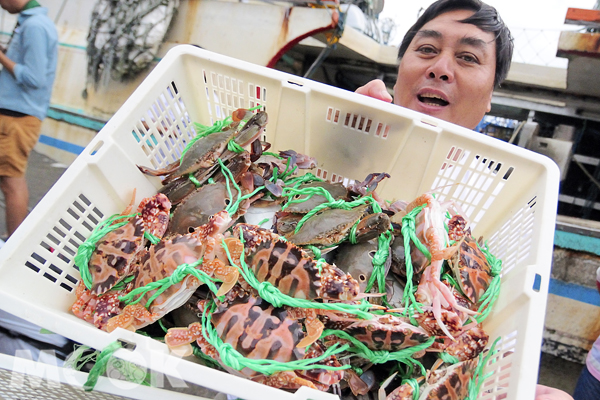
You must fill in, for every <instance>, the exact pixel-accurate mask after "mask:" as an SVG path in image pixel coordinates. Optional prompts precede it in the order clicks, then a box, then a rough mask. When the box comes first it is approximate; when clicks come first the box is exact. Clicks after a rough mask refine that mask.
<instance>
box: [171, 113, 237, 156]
mask: <svg viewBox="0 0 600 400" xmlns="http://www.w3.org/2000/svg"><path fill="white" fill-rule="evenodd" d="M232 122H233V120H232V119H231V116H229V117H227V118H225V119H223V120H219V121H217V122H215V123H214V124H213V125H212V126H208V125H202V124H200V123H198V122H194V127H195V129H196V136H194V137H193V138H192V140H190V141H189V143H188V144H187V145H186V146H185V148H184V149H183V151H182V152H181V157H180V158H179V159H180V160H183V156H185V153H187V151H188V150H189V149H190V148H191V147H192V146H193V145H194V143H196V142H197V141H198V140H200V139H202V138H203V137H206V136H208V135H210V134H213V133H217V132H222V131H223V128H225V127H226V126H227V125H229V124H231V123H232Z"/></svg>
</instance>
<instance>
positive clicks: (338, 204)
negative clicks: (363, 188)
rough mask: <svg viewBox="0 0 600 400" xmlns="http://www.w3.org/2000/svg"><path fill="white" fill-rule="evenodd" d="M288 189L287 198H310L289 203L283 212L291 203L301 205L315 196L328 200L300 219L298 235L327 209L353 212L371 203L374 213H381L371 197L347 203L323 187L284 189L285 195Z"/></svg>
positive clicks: (296, 231)
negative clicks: (309, 221)
mask: <svg viewBox="0 0 600 400" xmlns="http://www.w3.org/2000/svg"><path fill="white" fill-rule="evenodd" d="M286 189H287V192H288V193H289V194H288V195H287V196H295V195H297V194H300V195H305V194H308V195H309V196H308V197H307V198H305V199H296V200H291V201H289V202H288V203H286V204H285V206H283V207H282V208H281V209H282V210H283V209H285V208H286V206H287V205H288V204H289V203H290V202H291V203H300V202H303V201H307V200H308V199H309V198H310V197H312V196H313V195H315V194H318V195H321V196H323V197H325V198H326V199H327V201H326V202H325V203H322V204H319V205H318V206H316V207H315V208H313V209H312V210H310V211H309V212H308V213H306V214H305V215H304V216H303V217H302V219H300V221H298V224H297V225H296V229H295V230H294V233H298V231H299V230H300V228H302V226H303V225H304V223H305V222H306V220H308V219H309V218H310V217H312V216H313V215H315V214H316V213H318V212H319V211H321V210H323V209H325V208H341V209H343V210H351V209H353V208H356V207H359V206H362V205H364V204H367V203H371V206H372V207H373V212H375V213H378V212H381V206H380V205H379V204H378V203H377V201H375V199H374V198H373V197H371V196H364V197H361V198H359V199H357V200H353V201H345V200H342V199H340V200H335V199H334V198H333V196H332V195H331V193H329V192H328V191H327V189H325V188H322V187H314V188H302V189H296V188H284V189H283V191H284V193H285V192H286Z"/></svg>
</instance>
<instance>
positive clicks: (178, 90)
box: [0, 45, 559, 400]
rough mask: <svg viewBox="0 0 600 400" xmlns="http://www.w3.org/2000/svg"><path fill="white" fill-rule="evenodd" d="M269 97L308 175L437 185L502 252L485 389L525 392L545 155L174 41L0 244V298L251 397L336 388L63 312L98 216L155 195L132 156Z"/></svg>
mask: <svg viewBox="0 0 600 400" xmlns="http://www.w3.org/2000/svg"><path fill="white" fill-rule="evenodd" d="M259 104H260V105H263V106H264V109H265V110H266V111H267V113H268V115H269V123H268V125H267V129H266V131H265V132H266V136H267V137H266V139H267V140H268V141H269V142H270V143H272V145H273V147H272V148H273V149H274V150H287V149H294V150H296V151H298V152H300V153H305V154H308V155H311V156H314V157H316V158H317V160H318V168H317V170H316V175H318V176H320V177H322V178H326V179H328V180H332V181H343V182H348V181H350V180H362V179H364V178H365V177H366V175H367V174H368V173H371V172H388V173H390V174H391V179H386V180H384V181H383V182H382V183H381V184H380V186H379V188H378V191H379V192H380V193H381V195H382V196H383V197H384V198H386V199H388V200H394V199H403V200H408V201H410V200H412V199H414V198H415V197H417V196H418V195H419V194H421V193H424V192H427V191H429V190H431V189H435V188H441V189H440V193H441V197H440V198H441V199H455V200H456V201H458V202H459V203H461V205H462V207H463V210H464V211H465V212H466V214H467V216H468V217H469V218H470V219H471V221H472V222H473V224H474V232H473V233H474V236H476V237H479V236H483V237H484V238H485V239H488V243H489V246H490V249H491V251H492V253H493V254H495V255H496V256H498V257H499V258H500V259H502V261H503V266H504V269H503V276H502V291H501V294H500V298H499V299H498V301H497V303H496V306H495V309H494V312H493V313H492V314H491V315H490V317H489V318H488V319H487V320H486V321H485V324H484V327H485V329H486V330H487V332H488V333H489V334H490V341H493V340H495V339H496V338H497V337H500V338H501V340H500V342H499V344H498V348H499V349H500V350H501V351H500V352H498V353H497V354H496V355H495V356H494V357H492V359H491V360H490V361H491V362H490V363H489V365H488V366H487V367H486V368H487V371H493V372H494V373H493V375H492V376H491V377H490V378H489V379H488V380H487V381H486V382H485V384H484V386H483V389H482V393H481V394H480V398H481V399H490V400H491V399H500V398H507V399H509V400H516V399H529V398H533V396H534V391H535V384H536V381H537V374H538V366H539V365H538V363H539V352H540V346H541V339H542V330H543V323H544V314H545V309H546V298H547V289H548V282H549V278H550V266H551V260H552V248H553V238H554V224H555V218H556V206H557V195H558V182H559V171H558V168H557V167H556V165H555V164H554V163H553V162H552V161H551V160H550V159H548V158H546V157H544V156H541V155H538V154H536V153H533V152H530V151H527V150H524V149H522V148H519V147H516V146H512V145H509V144H506V143H504V142H501V141H499V140H496V139H493V138H490V137H486V136H484V135H480V134H476V133H474V132H473V131H470V130H468V129H464V128H461V127H458V126H456V125H453V124H450V123H447V122H444V121H440V120H438V119H435V118H432V117H428V116H426V115H423V114H420V113H416V112H413V111H410V110H406V109H403V108H401V107H398V106H395V105H392V104H385V103H383V102H381V101H377V100H375V99H371V98H368V97H366V96H361V95H357V94H355V93H351V92H348V91H344V90H341V89H337V88H333V87H330V86H327V85H323V84H320V83H317V82H314V81H310V80H306V79H303V78H300V77H297V76H293V75H289V74H285V73H282V72H279V71H276V70H272V69H268V68H264V67H260V66H256V65H254V64H250V63H246V62H242V61H239V60H236V59H233V58H229V57H225V56H221V55H218V54H215V53H211V52H208V51H204V50H201V49H198V48H196V47H193V46H187V45H185V46H178V47H175V48H173V49H172V50H170V51H169V52H168V54H167V55H166V56H165V58H164V59H163V60H162V61H161V62H160V63H159V64H158V65H157V66H156V68H155V69H154V70H153V71H152V72H151V73H150V75H149V76H148V77H147V78H146V80H145V81H144V82H143V83H142V84H141V85H140V87H139V88H138V89H137V90H136V91H135V92H134V93H133V94H132V95H131V97H130V98H129V99H128V100H127V102H126V103H125V104H124V105H123V106H122V107H121V109H120V110H119V111H118V112H117V113H116V114H115V115H114V116H113V118H111V120H110V121H109V122H108V123H107V124H106V126H105V127H104V129H102V131H101V132H100V133H99V134H98V135H97V136H96V138H95V139H94V140H93V141H92V142H91V143H90V144H89V145H88V147H87V148H86V149H85V150H84V152H83V153H82V154H81V155H80V156H79V157H78V158H77V159H76V160H75V162H74V163H73V164H72V165H71V166H70V167H69V168H68V170H67V171H66V172H65V173H64V175H63V176H62V177H61V179H60V180H59V181H58V182H57V183H56V185H55V186H54V187H52V189H51V190H50V191H49V192H48V194H47V195H46V196H45V197H44V198H43V199H42V201H41V202H40V203H39V205H38V206H37V207H36V208H35V209H34V210H33V211H32V212H31V214H30V215H29V217H28V218H27V220H26V221H25V222H24V224H23V225H21V226H20V227H19V229H18V230H17V232H16V233H15V234H14V235H13V237H11V239H10V240H9V241H8V242H7V244H6V245H5V246H4V248H2V250H0V308H2V309H5V310H6V311H8V312H11V313H14V314H17V315H20V316H22V317H24V318H26V319H28V320H30V321H31V322H33V323H35V324H37V325H40V326H42V327H44V328H46V329H49V330H51V331H53V332H56V333H59V334H62V335H64V336H66V337H69V338H71V339H73V340H75V341H77V342H80V343H83V344H86V345H89V346H91V347H94V348H96V349H103V348H104V347H105V346H107V345H108V344H109V343H111V342H113V341H114V340H116V339H123V340H126V341H128V342H130V343H133V344H135V345H136V347H135V350H134V351H130V350H119V351H118V352H117V353H116V356H118V357H121V358H124V359H127V360H130V361H134V362H137V363H138V364H142V365H145V366H148V367H150V368H151V369H153V370H155V371H159V372H163V373H169V374H170V375H175V376H179V377H181V378H182V379H184V380H186V381H189V382H194V383H196V384H198V385H203V386H206V387H208V388H211V389H214V390H217V391H221V392H225V393H229V394H232V395H236V396H239V397H241V398H245V399H306V398H311V399H332V398H335V397H334V396H333V395H331V394H326V393H321V392H317V391H314V390H311V389H307V388H303V389H301V390H298V391H297V392H296V393H294V394H291V393H288V392H284V391H281V390H278V389H274V388H270V387H266V386H264V385H260V384H256V383H254V382H251V381H249V380H245V379H242V378H238V377H235V376H232V375H228V374H225V373H223V372H219V371H216V370H212V369H210V368H206V367H203V366H201V365H197V364H195V363H192V362H189V361H185V360H180V359H177V358H175V357H174V356H172V355H170V354H169V353H168V350H167V348H166V346H165V345H163V344H161V343H159V342H157V341H155V340H152V339H149V338H147V337H144V336H141V335H137V334H134V333H131V332H127V331H123V330H121V329H119V330H117V331H115V332H113V333H111V334H108V333H105V332H102V331H100V330H98V329H96V328H95V327H94V326H92V325H90V324H88V323H86V322H84V321H82V320H80V319H78V318H76V317H75V316H74V315H72V314H71V312H70V307H71V305H72V303H73V302H74V299H75V294H74V292H75V290H74V289H75V287H76V284H77V282H78V281H79V273H78V271H77V269H76V268H75V267H74V264H73V257H74V255H75V253H76V250H77V247H78V246H79V245H80V244H81V243H82V242H83V241H84V240H85V239H86V238H87V237H88V236H89V234H90V232H91V230H92V229H93V228H94V226H95V225H96V224H97V223H98V222H99V221H100V220H103V219H105V218H107V217H108V216H110V215H111V214H113V213H119V212H121V211H122V210H123V209H124V207H125V206H126V205H127V204H128V203H129V200H130V196H131V193H132V190H133V189H134V188H135V189H137V198H136V202H139V200H141V199H142V198H143V197H147V196H150V195H152V194H154V193H155V192H156V190H157V188H159V187H160V180H159V179H158V178H152V177H147V176H145V175H143V174H141V173H140V172H139V171H138V169H137V167H136V164H139V165H145V166H150V167H159V166H164V165H166V164H168V163H171V162H173V161H175V160H176V159H177V158H178V157H179V155H180V153H181V151H182V149H183V148H184V146H185V143H187V142H188V141H189V139H190V138H191V137H192V136H193V135H194V128H193V125H192V123H193V122H199V123H202V124H205V125H209V124H212V123H213V122H215V121H216V120H219V119H223V118H225V117H226V116H228V115H229V114H230V113H231V112H232V111H233V110H235V109H236V108H239V107H253V106H256V105H259Z"/></svg>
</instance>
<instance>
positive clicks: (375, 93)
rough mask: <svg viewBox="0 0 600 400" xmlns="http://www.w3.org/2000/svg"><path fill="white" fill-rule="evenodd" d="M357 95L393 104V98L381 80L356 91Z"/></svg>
mask: <svg viewBox="0 0 600 400" xmlns="http://www.w3.org/2000/svg"><path fill="white" fill-rule="evenodd" d="M356 93H358V94H362V95H365V96H369V97H373V98H374V99H378V100H382V101H385V102H388V103H391V102H392V96H390V94H389V93H388V91H387V88H386V87H385V83H383V81H382V80H380V79H375V80H373V81H371V82H369V83H367V84H366V85H364V86H361V87H359V88H358V89H356Z"/></svg>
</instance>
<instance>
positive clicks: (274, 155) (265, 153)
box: [263, 151, 283, 160]
mask: <svg viewBox="0 0 600 400" xmlns="http://www.w3.org/2000/svg"><path fill="white" fill-rule="evenodd" d="M263 154H264V155H265V156H273V157H275V158H279V159H280V160H283V157H281V156H280V155H279V154H277V153H272V152H270V151H263Z"/></svg>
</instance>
